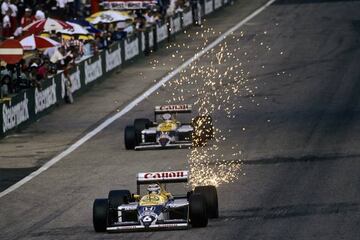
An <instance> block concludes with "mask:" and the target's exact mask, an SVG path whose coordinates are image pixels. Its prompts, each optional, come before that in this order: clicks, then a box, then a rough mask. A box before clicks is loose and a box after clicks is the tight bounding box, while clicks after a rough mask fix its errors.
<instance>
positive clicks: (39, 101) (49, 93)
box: [35, 79, 57, 114]
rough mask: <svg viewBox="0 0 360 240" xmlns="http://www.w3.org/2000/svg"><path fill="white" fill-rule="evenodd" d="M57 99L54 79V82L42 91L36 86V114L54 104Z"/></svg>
mask: <svg viewBox="0 0 360 240" xmlns="http://www.w3.org/2000/svg"><path fill="white" fill-rule="evenodd" d="M56 101H57V100H56V83H55V80H54V79H53V80H52V84H51V85H50V86H49V87H47V88H45V89H44V90H42V91H39V90H38V89H37V88H35V114H37V113H39V112H42V111H44V110H45V109H47V108H49V107H50V106H52V105H54V104H55V103H56Z"/></svg>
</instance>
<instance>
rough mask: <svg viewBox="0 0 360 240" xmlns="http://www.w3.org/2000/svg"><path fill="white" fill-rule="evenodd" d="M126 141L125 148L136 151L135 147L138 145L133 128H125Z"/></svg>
mask: <svg viewBox="0 0 360 240" xmlns="http://www.w3.org/2000/svg"><path fill="white" fill-rule="evenodd" d="M124 141H125V148H126V149H127V150H129V149H134V148H135V146H136V145H137V141H136V132H135V128H134V127H133V126H126V127H125V134H124Z"/></svg>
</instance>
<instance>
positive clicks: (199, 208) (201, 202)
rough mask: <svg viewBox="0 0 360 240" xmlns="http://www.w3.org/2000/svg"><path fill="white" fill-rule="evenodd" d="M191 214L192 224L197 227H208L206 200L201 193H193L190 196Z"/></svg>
mask: <svg viewBox="0 0 360 240" xmlns="http://www.w3.org/2000/svg"><path fill="white" fill-rule="evenodd" d="M189 214H190V216H189V217H190V222H191V226H192V227H195V228H200V227H206V226H207V224H208V217H207V212H206V201H205V198H204V196H202V195H200V194H192V195H191V196H190V198H189Z"/></svg>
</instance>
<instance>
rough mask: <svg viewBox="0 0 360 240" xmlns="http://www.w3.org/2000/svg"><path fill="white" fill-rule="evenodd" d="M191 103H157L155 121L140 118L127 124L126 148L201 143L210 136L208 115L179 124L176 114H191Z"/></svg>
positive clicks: (168, 146)
mask: <svg viewBox="0 0 360 240" xmlns="http://www.w3.org/2000/svg"><path fill="white" fill-rule="evenodd" d="M191 110H192V107H191V105H190V104H180V105H162V106H156V107H155V111H154V113H155V114H154V115H155V119H154V121H150V120H149V119H145V118H140V119H135V121H134V124H133V125H129V126H126V128H125V131H124V132H125V134H124V137H125V138H124V140H125V148H126V149H135V150H139V149H154V148H172V147H179V148H182V147H190V146H203V145H205V144H206V142H207V141H208V140H209V139H211V138H213V136H214V127H213V123H212V118H211V117H210V116H209V115H206V116H197V117H195V118H193V119H192V120H191V122H190V123H186V122H185V123H182V122H181V121H180V120H179V118H178V117H180V116H178V114H183V113H191Z"/></svg>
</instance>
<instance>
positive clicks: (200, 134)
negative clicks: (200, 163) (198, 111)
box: [192, 115, 214, 147]
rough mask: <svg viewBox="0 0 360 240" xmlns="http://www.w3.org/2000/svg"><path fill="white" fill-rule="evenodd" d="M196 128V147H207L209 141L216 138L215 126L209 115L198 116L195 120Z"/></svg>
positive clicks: (194, 135) (193, 139) (193, 136)
mask: <svg viewBox="0 0 360 240" xmlns="http://www.w3.org/2000/svg"><path fill="white" fill-rule="evenodd" d="M192 125H193V128H194V131H193V134H192V142H193V145H194V146H195V147H201V146H205V144H206V142H207V140H210V139H212V138H214V126H213V122H212V118H211V116H209V115H204V116H197V117H195V118H194V119H193V121H192Z"/></svg>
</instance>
